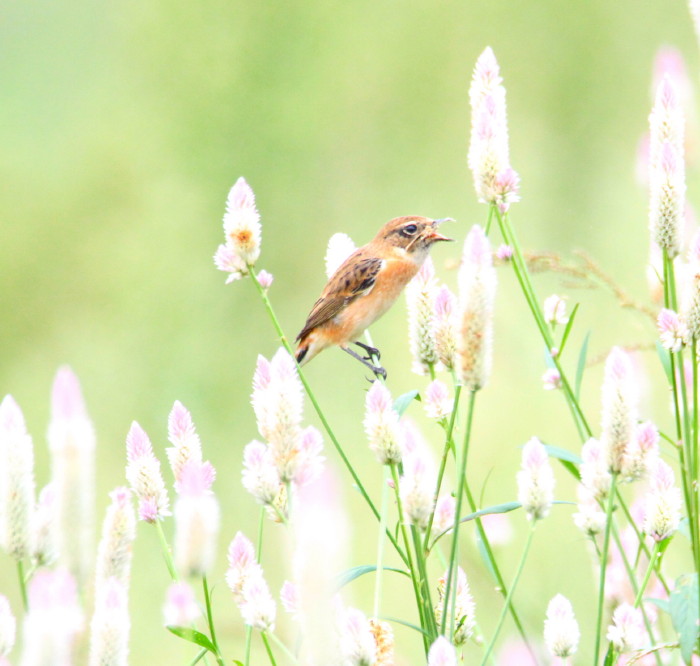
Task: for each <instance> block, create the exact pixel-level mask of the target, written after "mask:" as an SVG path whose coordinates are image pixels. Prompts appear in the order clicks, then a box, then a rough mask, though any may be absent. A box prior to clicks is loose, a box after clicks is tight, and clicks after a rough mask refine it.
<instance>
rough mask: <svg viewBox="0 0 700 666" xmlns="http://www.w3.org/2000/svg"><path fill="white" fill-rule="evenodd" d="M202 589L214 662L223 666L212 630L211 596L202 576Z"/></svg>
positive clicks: (214, 632)
mask: <svg viewBox="0 0 700 666" xmlns="http://www.w3.org/2000/svg"><path fill="white" fill-rule="evenodd" d="M202 589H203V590H204V605H205V608H206V611H207V624H208V625H209V635H210V638H211V642H212V645H213V646H214V649H215V650H216V661H217V663H218V664H219V666H224V660H223V658H222V657H221V650H220V649H219V644H218V643H217V641H216V631H215V629H214V614H213V613H212V610H211V596H210V594H209V585H207V577H206V576H202Z"/></svg>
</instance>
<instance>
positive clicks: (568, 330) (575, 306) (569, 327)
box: [559, 303, 581, 356]
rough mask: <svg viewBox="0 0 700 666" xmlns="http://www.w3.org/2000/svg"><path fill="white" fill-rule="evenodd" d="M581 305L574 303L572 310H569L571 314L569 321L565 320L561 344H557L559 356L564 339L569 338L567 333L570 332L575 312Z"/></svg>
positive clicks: (564, 342) (562, 349)
mask: <svg viewBox="0 0 700 666" xmlns="http://www.w3.org/2000/svg"><path fill="white" fill-rule="evenodd" d="M579 305H581V304H580V303H576V305H574V308H573V310H571V314H570V315H569V321H567V322H566V328H565V329H564V334H563V335H562V336H561V344H560V345H559V355H560V356H561V353H562V352H563V351H564V345H566V341H567V340H568V338H569V333H571V327H572V326H573V325H574V319H575V318H576V313H577V312H578V306H579Z"/></svg>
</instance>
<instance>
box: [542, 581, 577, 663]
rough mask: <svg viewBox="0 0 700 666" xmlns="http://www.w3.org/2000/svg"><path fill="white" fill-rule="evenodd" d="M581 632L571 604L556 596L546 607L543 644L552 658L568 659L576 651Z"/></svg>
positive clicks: (560, 596) (564, 598)
mask: <svg viewBox="0 0 700 666" xmlns="http://www.w3.org/2000/svg"><path fill="white" fill-rule="evenodd" d="M580 638H581V632H580V630H579V628H578V622H576V618H575V617H574V609H573V607H572V605H571V602H570V601H569V600H568V599H567V598H566V597H564V596H563V595H561V594H557V595H556V596H555V597H554V598H553V599H552V600H551V601H550V602H549V605H548V606H547V617H546V618H545V621H544V642H545V644H546V645H547V649H548V650H549V651H550V652H551V653H552V655H553V656H554V657H563V658H564V657H570V656H571V655H573V654H574V653H575V652H576V650H577V649H578V642H579V640H580Z"/></svg>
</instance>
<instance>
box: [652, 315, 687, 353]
mask: <svg viewBox="0 0 700 666" xmlns="http://www.w3.org/2000/svg"><path fill="white" fill-rule="evenodd" d="M656 325H657V327H658V329H659V334H660V338H661V345H662V346H663V347H664V349H668V350H669V351H671V352H677V351H679V350H680V348H681V347H682V346H683V341H684V339H685V337H686V336H687V334H688V331H687V329H686V327H685V325H684V324H683V322H682V321H681V318H680V317H679V316H678V313H677V312H674V311H673V310H669V309H667V308H664V309H663V310H661V312H659V316H658V318H657V320H656Z"/></svg>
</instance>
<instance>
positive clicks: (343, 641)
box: [340, 608, 377, 666]
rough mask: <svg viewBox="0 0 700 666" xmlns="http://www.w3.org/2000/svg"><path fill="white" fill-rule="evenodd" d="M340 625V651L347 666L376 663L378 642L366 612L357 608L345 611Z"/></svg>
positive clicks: (362, 665)
mask: <svg viewBox="0 0 700 666" xmlns="http://www.w3.org/2000/svg"><path fill="white" fill-rule="evenodd" d="M343 615H344V617H343V618H342V623H341V627H340V652H341V654H342V656H343V659H344V661H343V663H344V664H346V665H347V666H368V665H370V664H374V663H375V659H376V657H377V644H376V642H375V640H374V635H373V634H372V629H371V627H370V623H369V621H368V620H367V617H366V616H365V614H364V613H363V612H362V611H360V610H357V609H356V608H348V609H346V610H345V612H344V614H343Z"/></svg>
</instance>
